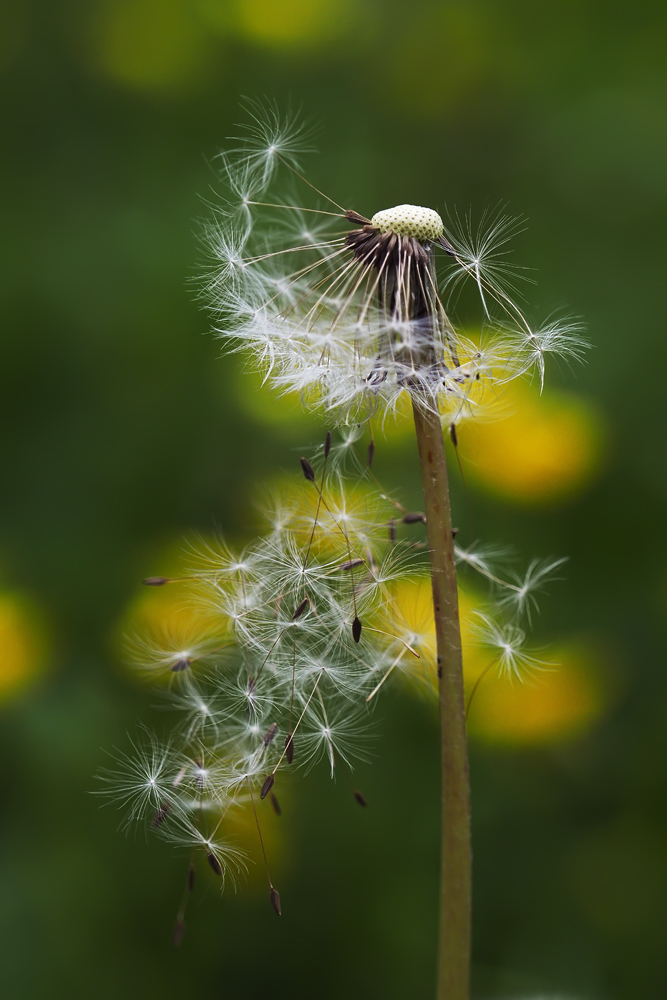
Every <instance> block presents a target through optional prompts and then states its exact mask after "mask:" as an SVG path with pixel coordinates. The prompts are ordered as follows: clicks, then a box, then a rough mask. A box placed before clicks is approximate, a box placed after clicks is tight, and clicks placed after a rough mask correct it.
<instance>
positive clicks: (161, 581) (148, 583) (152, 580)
mask: <svg viewBox="0 0 667 1000" xmlns="http://www.w3.org/2000/svg"><path fill="white" fill-rule="evenodd" d="M141 582H142V583H143V585H144V587H164V585H165V583H169V580H168V579H167V577H166V576H147V577H146V579H145V580H142V581H141Z"/></svg>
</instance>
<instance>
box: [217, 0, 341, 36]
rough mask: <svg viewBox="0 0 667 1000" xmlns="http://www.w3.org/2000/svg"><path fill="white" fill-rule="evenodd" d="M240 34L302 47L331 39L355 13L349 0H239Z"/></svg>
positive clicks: (237, 20)
mask: <svg viewBox="0 0 667 1000" xmlns="http://www.w3.org/2000/svg"><path fill="white" fill-rule="evenodd" d="M235 13H236V24H237V30H238V32H239V34H240V35H242V36H243V37H244V38H247V39H248V40H250V41H253V42H259V43H260V44H263V45H270V46H276V47H280V46H288V47H303V46H308V45H314V44H315V43H320V44H321V43H324V42H328V41H331V40H333V39H335V38H336V37H338V35H340V34H341V33H342V32H344V31H345V30H346V29H347V28H348V26H349V24H350V21H351V19H352V17H353V15H354V6H353V4H352V3H351V2H350V0H317V2H316V3H314V2H313V0H282V2H281V3H276V2H275V0H237V3H236V4H235Z"/></svg>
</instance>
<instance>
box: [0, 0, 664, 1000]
mask: <svg viewBox="0 0 667 1000" xmlns="http://www.w3.org/2000/svg"><path fill="white" fill-rule="evenodd" d="M0 38H1V40H0V67H1V68H2V72H3V90H2V145H3V147H4V149H3V157H2V165H1V167H0V170H1V174H0V179H1V183H0V198H1V200H2V208H1V214H2V231H3V242H4V244H5V246H4V253H3V265H2V270H1V271H0V286H1V294H2V362H1V368H0V408H1V410H2V418H1V421H0V434H1V436H2V444H1V447H2V452H1V454H2V465H1V468H2V488H1V490H0V586H2V587H3V588H5V589H6V590H7V591H8V592H12V593H13V592H17V593H21V594H24V595H27V596H28V597H29V599H30V600H31V601H32V602H33V604H34V606H35V607H38V608H39V609H40V613H41V617H42V619H43V620H45V621H46V632H47V634H48V636H49V640H48V645H49V657H48V659H49V662H48V669H46V670H44V671H43V673H42V674H41V675H40V676H39V677H38V678H37V679H36V680H35V681H34V682H33V683H32V685H31V686H26V687H25V688H24V689H23V690H22V691H21V692H20V693H19V694H17V695H16V696H15V697H13V698H11V699H7V700H6V701H5V703H4V705H2V706H1V707H0V711H1V713H2V720H1V721H2V726H1V735H0V747H1V750H0V755H1V756H0V759H1V760H2V767H1V777H0V781H1V783H2V795H1V797H0V810H1V812H2V821H1V827H0V843H1V845H2V862H1V864H2V871H1V873H0V887H1V891H0V922H1V926H0V951H1V953H2V962H1V964H0V988H1V989H2V991H3V995H5V996H7V997H10V998H12V1000H13V998H30V1000H32V998H50V1000H55V998H58V1000H59V998H61V997H62V998H67V1000H79V998H81V1000H84V998H85V1000H88V998H91V997H95V998H98V1000H111V998H114V1000H116V998H118V997H119V996H127V997H145V998H147V1000H149V998H160V1000H171V998H175V997H193V998H195V997H196V998H200V997H201V998H204V997H220V998H223V1000H255V998H260V997H266V996H269V995H270V996H272V997H281V996H285V997H287V996H289V997H291V998H311V997H317V998H320V1000H328V998H334V997H336V998H338V997H346V998H350V1000H356V998H362V997H364V998H368V997H373V998H374V997H383V998H385V1000H394V998H396V1000H398V998H399V997H400V998H405V997H410V998H412V997H428V996H430V995H431V994H432V992H433V986H434V961H435V952H434V949H435V943H434V942H435V920H436V905H437V867H438V858H437V838H438V802H437V798H438V773H437V732H436V728H435V723H434V719H433V716H432V713H431V710H430V709H429V708H428V707H426V706H425V705H424V704H422V703H420V702H418V701H412V700H409V699H407V700H406V699H404V698H401V697H400V696H399V695H398V694H394V695H393V696H389V697H388V698H387V699H386V700H385V702H384V704H383V705H382V706H381V708H380V711H379V713H378V718H379V719H380V720H381V721H380V726H379V739H378V742H377V747H376V749H377V758H376V760H375V761H374V763H373V764H372V765H363V766H362V767H361V768H360V770H359V772H358V776H357V777H355V781H358V783H359V784H360V785H361V787H363V789H364V792H365V794H366V796H367V798H368V799H369V801H370V803H371V807H370V808H369V809H368V810H366V811H362V810H359V809H358V808H357V807H356V806H355V804H354V802H353V801H351V799H350V795H349V789H347V787H346V786H345V784H344V783H343V782H339V783H338V784H332V783H331V782H328V781H327V780H326V774H325V771H324V770H322V771H315V772H313V773H312V774H311V775H309V776H308V777H307V778H305V779H304V780H303V781H301V779H299V780H297V781H295V782H294V784H293V787H292V789H291V790H290V791H289V793H288V795H287V798H286V803H287V805H289V809H286V813H288V815H287V816H286V817H284V818H285V823H286V826H285V848H284V852H283V853H284V859H283V861H282V862H281V864H282V869H281V871H280V882H279V887H280V890H281V896H282V899H283V908H284V917H283V918H282V920H281V921H278V920H277V919H276V917H275V915H274V914H273V912H272V911H271V909H270V907H269V906H268V902H267V899H266V893H265V890H264V889H262V890H261V891H257V890H256V889H254V888H252V886H251V887H249V889H248V890H247V891H246V890H245V889H244V887H243V886H242V885H241V886H240V887H239V890H238V892H237V893H236V894H234V893H233V892H228V893H226V894H225V895H224V896H223V897H222V898H220V896H219V894H218V892H217V891H216V888H215V885H214V884H213V881H212V880H210V879H207V878H206V876H205V873H204V872H202V877H201V889H200V891H199V892H198V893H197V895H196V898H195V900H194V904H193V906H192V909H191V912H190V913H189V916H188V933H187V936H186V939H185V941H184V944H183V946H182V948H181V949H180V950H178V951H175V950H174V949H172V947H171V945H170V935H171V927H172V923H173V919H174V915H175V910H176V906H177V902H178V897H179V895H180V891H181V886H182V880H183V878H184V861H183V859H182V858H180V857H179V856H178V855H175V854H174V851H173V849H172V848H170V847H166V846H165V845H162V844H153V843H151V844H147V843H146V842H145V840H144V838H143V836H142V835H137V836H136V837H133V836H130V837H125V836H123V835H122V834H121V833H119V831H118V816H117V814H116V813H115V812H114V811H113V809H110V808H106V809H100V808H98V806H99V801H98V800H96V799H95V798H93V797H92V796H91V795H89V794H88V792H89V791H90V790H91V789H92V788H94V787H95V780H94V777H93V775H94V773H95V772H96V770H97V769H98V768H99V767H100V766H103V765H104V764H105V762H106V761H107V760H108V758H107V757H106V755H105V750H104V748H107V749H110V748H112V747H114V746H116V747H119V748H123V747H126V746H127V734H128V733H130V734H131V733H133V732H134V731H135V727H136V722H137V719H139V718H141V719H144V720H146V721H148V722H151V723H152V724H155V725H156V726H158V727H159V726H162V725H164V724H165V720H164V717H163V716H161V715H159V714H157V713H155V712H154V711H153V710H152V708H151V704H152V698H151V695H150V693H148V692H147V691H146V689H145V687H142V686H140V685H137V684H136V683H135V682H134V681H133V679H132V678H131V677H130V675H129V674H128V673H127V671H126V670H125V668H124V667H123V666H122V664H121V662H120V659H119V657H118V656H117V652H116V636H117V632H118V629H119V627H120V626H119V622H120V621H121V620H122V618H123V615H124V614H125V611H126V609H127V607H128V604H129V603H130V602H131V601H132V600H133V599H134V598H135V597H136V594H137V584H138V581H140V580H141V578H142V577H143V576H145V575H147V574H149V573H158V572H160V571H161V569H162V567H161V566H160V565H157V564H156V563H157V561H158V556H159V553H160V552H161V551H162V549H163V547H164V546H165V545H171V544H173V543H174V542H175V541H176V540H177V539H178V538H179V537H180V536H181V535H182V534H184V533H186V532H188V531H189V530H191V529H200V530H203V531H209V530H211V529H212V528H213V527H214V526H216V525H218V526H220V527H221V528H222V529H223V530H224V532H225V533H226V534H227V535H228V536H229V537H231V538H245V537H248V536H249V535H250V534H251V533H252V531H253V530H254V524H253V515H251V514H249V513H248V511H249V510H250V508H251V500H252V497H253V496H254V495H255V494H256V492H257V490H258V488H259V487H261V485H262V483H263V482H265V481H266V479H267V478H270V477H271V476H272V475H273V474H274V473H275V472H276V471H278V470H281V469H290V470H291V469H293V468H294V465H295V461H296V457H297V456H298V454H299V450H298V449H301V448H303V446H304V445H309V444H310V445H312V444H313V442H317V441H319V440H320V439H321V437H322V433H323V428H322V425H321V424H320V423H319V422H318V420H317V418H315V417H309V418H304V419H303V420H300V421H299V420H297V419H294V420H291V421H290V420H287V421H285V420H283V421H280V422H278V421H276V423H275V424H272V423H270V422H267V421H266V420H261V419H259V418H258V417H257V418H256V417H253V415H252V407H248V406H247V405H246V404H245V403H244V395H247V394H248V393H254V392H256V391H257V389H256V386H255V383H254V382H252V383H251V381H250V379H249V377H248V376H247V375H246V374H244V372H243V370H242V364H241V361H240V359H239V358H238V357H237V356H232V357H226V358H222V359H221V358H220V348H219V344H217V343H216V342H215V341H214V339H213V338H212V337H210V336H208V335H207V333H208V319H207V317H206V316H205V315H204V314H203V313H202V312H201V311H200V310H199V309H198V308H197V306H196V304H195V303H194V302H193V292H192V289H191V288H190V287H189V286H188V280H189V279H190V278H192V277H193V276H194V275H196V273H197V266H198V265H197V261H198V259H199V257H200V251H199V249H198V247H197V241H196V235H195V232H196V229H197V225H196V222H195V220H196V219H197V218H198V217H201V216H202V215H203V214H205V212H206V209H205V207H204V205H203V203H202V198H204V199H207V198H211V197H212V193H211V188H212V187H215V174H214V171H213V168H212V165H211V164H212V160H213V157H214V156H215V153H216V151H217V150H218V149H219V148H220V146H221V145H222V144H223V142H224V138H225V136H227V135H229V134H230V133H231V134H234V132H235V128H234V123H235V122H237V121H238V120H239V117H240V116H241V113H240V111H239V108H238V102H239V99H240V97H241V96H243V95H246V96H250V97H258V96H259V97H261V96H263V95H268V96H269V97H271V98H275V99H276V100H277V102H278V104H279V105H281V106H287V105H288V104H289V103H291V105H292V106H301V107H302V108H303V112H304V114H305V115H306V116H307V117H311V118H313V119H314V120H316V121H317V122H318V123H319V124H320V126H321V127H320V132H319V135H318V139H317V146H318V150H319V152H318V155H317V156H314V157H312V158H311V159H310V161H309V163H308V171H309V175H310V177H311V178H312V179H313V181H314V182H315V183H316V184H317V185H318V186H319V187H322V188H323V189H324V190H325V191H327V192H330V193H331V194H332V196H333V197H334V198H335V199H336V200H337V201H340V202H341V203H343V204H348V203H349V204H350V205H353V206H354V207H355V208H356V209H358V210H359V211H361V212H364V213H365V214H369V215H370V214H373V212H375V211H376V210H377V209H378V208H382V207H386V206H388V205H392V204H396V203H401V202H414V203H417V204H424V205H429V206H432V207H434V208H438V209H440V210H444V209H445V207H449V208H453V206H455V205H456V206H459V207H460V208H461V209H462V210H463V211H466V210H467V209H468V208H469V207H470V206H472V208H473V210H474V211H475V212H476V213H477V214H478V215H479V213H480V212H481V211H482V210H483V208H484V207H487V206H493V205H496V204H497V203H498V202H501V201H502V202H507V203H508V205H509V209H510V211H512V212H515V213H517V214H522V215H525V216H526V217H528V219H529V227H528V229H527V230H526V232H525V233H523V234H522V235H521V236H520V237H519V238H518V240H517V257H518V258H520V259H521V263H526V264H529V265H531V266H533V267H535V268H536V269H537V274H536V277H537V279H538V285H537V286H536V288H534V289H531V290H529V291H528V293H527V294H528V295H529V297H530V301H531V303H532V304H533V305H534V306H535V307H536V311H537V312H542V313H543V312H548V311H549V310H550V309H551V308H553V307H554V306H558V305H561V304H562V303H563V302H565V303H567V305H568V307H569V308H570V309H571V310H572V311H573V312H574V313H576V314H579V315H583V316H585V318H586V321H587V325H588V328H589V334H590V338H591V340H592V341H593V343H594V345H595V346H594V350H593V351H591V352H590V355H589V360H588V364H587V365H586V366H585V367H582V368H580V367H577V370H576V371H575V372H570V371H569V370H568V369H567V367H563V368H561V369H560V370H558V369H557V368H555V367H553V366H552V369H551V371H550V375H549V378H550V383H551V384H552V385H555V386H564V387H567V388H571V389H573V390H574V391H576V392H577V393H579V394H581V395H582V396H584V397H587V398H589V399H591V400H594V401H596V402H597V406H598V408H599V411H600V413H601V414H602V415H603V420H604V423H605V426H606V428H607V441H608V446H607V449H608V451H607V457H606V460H605V463H604V466H603V468H602V469H601V470H600V471H599V472H598V474H597V475H596V477H595V479H594V481H593V482H592V483H590V484H589V485H588V486H587V487H586V488H585V489H583V488H582V489H581V490H579V491H578V492H577V493H576V495H574V496H571V497H569V498H568V499H567V500H562V501H560V502H558V503H556V502H553V503H551V504H548V503H547V504H544V503H543V504H540V505H530V504H528V505H526V504H524V505H521V504H517V503H512V502H511V501H509V500H506V499H505V500H504V499H502V498H500V497H497V496H494V495H493V493H492V492H489V491H486V492H485V491H483V490H481V489H474V490H473V497H472V502H473V506H474V510H475V518H476V524H477V527H478V532H479V534H480V535H481V536H482V537H484V538H486V539H489V540H497V541H500V542H512V543H514V544H515V545H516V546H517V548H518V549H519V551H520V553H521V555H522V558H523V559H524V561H525V560H527V559H528V558H530V556H531V555H532V554H533V553H539V554H544V555H548V554H550V553H553V554H558V555H560V554H569V555H570V558H571V561H570V563H569V566H568V570H567V582H566V584H559V585H558V586H556V587H554V588H552V592H551V594H550V596H549V599H548V600H547V601H545V602H544V607H543V612H542V615H541V616H540V619H539V621H538V623H537V625H536V629H535V631H536V638H537V641H538V642H544V643H548V642H551V641H558V640H559V638H560V637H562V636H569V635H571V634H579V633H584V634H590V635H593V636H595V637H596V642H597V643H598V646H599V648H600V649H601V650H602V654H601V655H602V669H603V677H605V678H606V680H605V681H604V683H606V684H608V686H609V688H610V689H611V688H614V690H615V691H616V692H617V694H616V695H615V697H614V700H613V707H612V708H611V709H610V710H609V711H608V712H606V713H605V714H604V715H603V717H601V718H600V719H599V720H598V722H597V724H596V725H594V726H592V727H590V728H589V729H588V730H587V732H586V733H585V734H584V735H582V736H580V737H579V738H578V739H576V740H563V741H560V742H552V743H550V744H548V745H546V746H542V747H535V746H531V747H520V748H513V749H512V748H507V747H498V746H494V745H490V744H484V743H483V742H479V743H478V742H475V743H473V745H472V758H471V766H472V781H473V807H474V837H475V892H476V895H475V946H474V950H475V966H474V981H475V989H476V995H477V996H478V997H480V998H484V997H488V998H491V997H527V996H537V995H538V994H540V995H542V994H543V995H548V996H556V995H559V996H567V997H573V998H591V1000H593V998H595V1000H597V998H611V1000H616V998H618V1000H626V998H627V1000H631V998H632V1000H636V998H640V997H641V998H643V1000H651V998H656V1000H658V998H663V997H664V996H665V993H666V990H667V986H666V983H667V960H666V959H665V952H666V948H665V924H666V920H665V899H666V898H667V771H666V768H665V751H666V750H667V726H666V725H665V717H666V714H667V712H666V708H667V703H666V696H667V672H666V671H665V642H664V635H663V634H662V633H661V631H660V620H661V619H664V610H665V604H666V602H667V576H666V574H665V559H664V503H665V486H666V482H667V476H666V472H665V470H666V468H667V463H666V462H665V454H664V422H663V399H664V395H665V392H664V387H663V382H664V374H665V368H666V364H665V363H666V361H667V356H666V355H667V352H666V350H665V334H664V332H665V323H664V281H665V279H664V274H665V254H664V244H665V235H664V233H665V223H666V222H667V112H666V103H665V99H666V97H667V71H666V70H665V51H667V13H666V12H665V7H664V5H663V4H660V3H657V2H656V3H651V2H637V3H632V4H630V3H614V2H610V0H606V2H604V3H603V2H598V0H579V2H575V0H560V2H558V3H555V2H552V0H546V2H543V3H539V4H535V3H532V2H528V0H460V2H429V0H413V2H411V3H409V4H407V3H398V2H395V0H388V2H380V0H358V2H356V3H353V2H343V0H327V2H321V3H318V2H317V0H312V3H311V4H307V3H305V2H301V0H285V2H284V3H283V4H282V5H280V7H279V5H278V4H277V3H273V4H272V3H269V2H268V0H246V2H245V3H244V2H243V0H238V2H232V0H230V2H227V3H225V2H222V0H201V2H194V0H193V2H189V3H188V2H186V0H161V2H158V0H122V2H121V0H109V2H102V0H79V2H76V0H73V2H70V3H59V4H58V3H52V2H47V0H41V2H40V0H2V3H1V4H0ZM392 448H393V450H392V449H387V450H386V451H385V453H384V454H383V446H382V443H381V442H378V451H377V463H378V466H377V467H378V469H379V470H380V473H381V474H382V476H383V477H384V478H385V481H386V482H388V483H390V484H391V485H392V486H393V487H395V488H397V489H400V490H401V491H402V495H403V497H404V498H405V500H406V503H408V505H413V506H418V505H419V494H418V492H417V486H416V471H417V470H416V463H415V457H414V455H413V453H412V448H411V446H410V443H409V441H406V442H405V443H404V444H403V445H400V446H392ZM455 502H456V503H457V504H459V505H460V504H462V503H463V498H462V496H461V495H460V491H459V490H458V488H457V491H456V496H455ZM459 509H460V508H459ZM0 656H2V651H1V650H0ZM276 881H278V879H277V878H276Z"/></svg>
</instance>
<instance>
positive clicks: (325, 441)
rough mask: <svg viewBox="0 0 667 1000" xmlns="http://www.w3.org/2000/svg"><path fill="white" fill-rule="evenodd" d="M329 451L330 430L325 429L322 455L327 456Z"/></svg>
mask: <svg viewBox="0 0 667 1000" xmlns="http://www.w3.org/2000/svg"><path fill="white" fill-rule="evenodd" d="M330 451H331V431H327V436H326V438H325V439H324V457H325V458H328V457H329V452H330Z"/></svg>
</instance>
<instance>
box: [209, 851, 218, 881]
mask: <svg viewBox="0 0 667 1000" xmlns="http://www.w3.org/2000/svg"><path fill="white" fill-rule="evenodd" d="M206 860H207V861H208V863H209V865H210V866H211V868H212V869H213V871H214V872H215V874H216V875H219V876H220V878H222V865H221V864H220V862H219V861H218V859H217V858H216V856H215V854H214V853H213V852H212V851H209V852H208V854H207V855H206Z"/></svg>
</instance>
